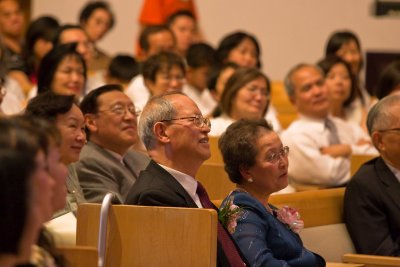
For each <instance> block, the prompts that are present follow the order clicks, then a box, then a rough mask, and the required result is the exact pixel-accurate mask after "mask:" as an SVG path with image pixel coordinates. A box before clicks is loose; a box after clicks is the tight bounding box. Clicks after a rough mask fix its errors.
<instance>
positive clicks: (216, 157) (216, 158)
mask: <svg viewBox="0 0 400 267" xmlns="http://www.w3.org/2000/svg"><path fill="white" fill-rule="evenodd" d="M208 138H209V140H208V143H209V144H210V151H211V157H210V158H209V159H207V160H206V161H205V162H204V163H218V164H223V163H224V160H223V159H222V154H221V151H220V150H219V148H218V139H219V138H218V137H215V136H209V137H208Z"/></svg>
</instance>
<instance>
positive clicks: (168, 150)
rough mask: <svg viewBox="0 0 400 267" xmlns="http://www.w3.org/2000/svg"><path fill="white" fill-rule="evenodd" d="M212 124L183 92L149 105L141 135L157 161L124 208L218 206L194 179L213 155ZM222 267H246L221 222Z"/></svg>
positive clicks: (144, 173) (219, 259)
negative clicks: (209, 139)
mask: <svg viewBox="0 0 400 267" xmlns="http://www.w3.org/2000/svg"><path fill="white" fill-rule="evenodd" d="M210 129H211V124H210V121H209V120H208V119H207V118H204V117H203V116H202V114H201V112H200V110H199V108H198V107H197V105H196V104H195V103H194V101H193V100H192V99H190V98H189V97H188V96H186V95H185V94H183V93H180V92H170V93H165V94H162V95H159V96H154V97H153V98H151V99H150V100H149V102H148V103H147V104H146V106H145V107H144V110H143V113H142V114H141V117H140V122H139V135H140V137H141V139H142V141H143V143H144V145H145V147H146V149H147V152H148V154H149V156H150V158H151V159H152V160H151V161H150V163H149V165H148V166H147V168H146V169H145V170H144V171H142V172H141V173H140V175H139V178H138V180H137V181H136V183H135V184H134V185H133V186H132V188H131V190H130V191H129V193H128V196H127V198H126V202H125V204H130V205H145V206H170V207H187V208H203V207H204V208H214V209H216V208H215V207H214V206H213V205H212V203H211V201H210V199H209V198H208V196H207V193H206V192H205V189H204V187H203V186H202V185H201V184H200V183H199V182H198V181H197V180H196V179H195V176H196V173H197V171H198V169H199V167H200V165H201V164H202V163H203V162H204V161H205V160H206V159H208V158H209V157H210V145H209V143H208V133H209V132H210ZM217 248H218V249H217V266H244V265H243V264H244V260H243V257H242V256H241V255H240V252H239V251H238V250H237V248H236V245H235V244H234V241H233V240H232V239H231V238H230V236H229V234H228V232H226V230H225V229H224V228H223V226H222V225H221V224H218V245H217Z"/></svg>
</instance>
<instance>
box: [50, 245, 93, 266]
mask: <svg viewBox="0 0 400 267" xmlns="http://www.w3.org/2000/svg"><path fill="white" fill-rule="evenodd" d="M57 250H58V251H59V252H60V253H62V254H63V255H64V257H65V259H66V261H67V266H69V267H97V260H98V253H97V248H95V247H91V246H71V247H57Z"/></svg>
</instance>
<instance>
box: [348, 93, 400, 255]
mask: <svg viewBox="0 0 400 267" xmlns="http://www.w3.org/2000/svg"><path fill="white" fill-rule="evenodd" d="M367 127H368V132H369V134H370V136H371V139H372V142H373V144H374V146H375V147H376V149H377V150H378V151H379V153H380V157H377V158H374V159H372V160H370V161H368V162H366V163H364V164H363V165H362V166H361V167H360V169H359V170H358V171H357V172H356V173H355V174H354V176H353V178H352V179H351V180H350V182H349V184H348V185H347V188H346V192H345V197H344V215H345V222H346V226H347V229H348V231H349V234H350V237H351V239H352V240H353V244H354V246H355V249H356V251H357V253H362V254H374V255H385V256H397V257H398V256H400V95H391V96H387V97H385V98H383V99H382V100H380V101H379V102H378V103H377V104H376V105H375V106H374V107H372V109H371V110H370V111H369V113H368V119H367Z"/></svg>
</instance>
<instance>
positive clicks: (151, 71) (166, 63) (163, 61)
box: [142, 51, 186, 82]
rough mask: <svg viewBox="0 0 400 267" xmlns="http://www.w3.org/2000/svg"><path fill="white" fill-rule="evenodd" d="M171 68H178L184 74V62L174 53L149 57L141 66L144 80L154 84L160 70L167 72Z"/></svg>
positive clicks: (162, 53)
mask: <svg viewBox="0 0 400 267" xmlns="http://www.w3.org/2000/svg"><path fill="white" fill-rule="evenodd" d="M173 66H178V67H179V68H180V69H181V70H182V72H183V73H184V74H185V72H186V68H185V62H184V61H183V58H182V57H181V56H179V55H177V54H175V53H172V52H168V51H162V52H160V53H158V54H155V55H153V56H151V57H149V58H148V59H147V60H146V61H145V62H143V65H142V74H143V78H144V79H145V80H150V81H152V82H154V81H155V80H156V75H157V73H158V72H159V71H161V70H165V69H167V70H169V69H171V68H172V67H173Z"/></svg>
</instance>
